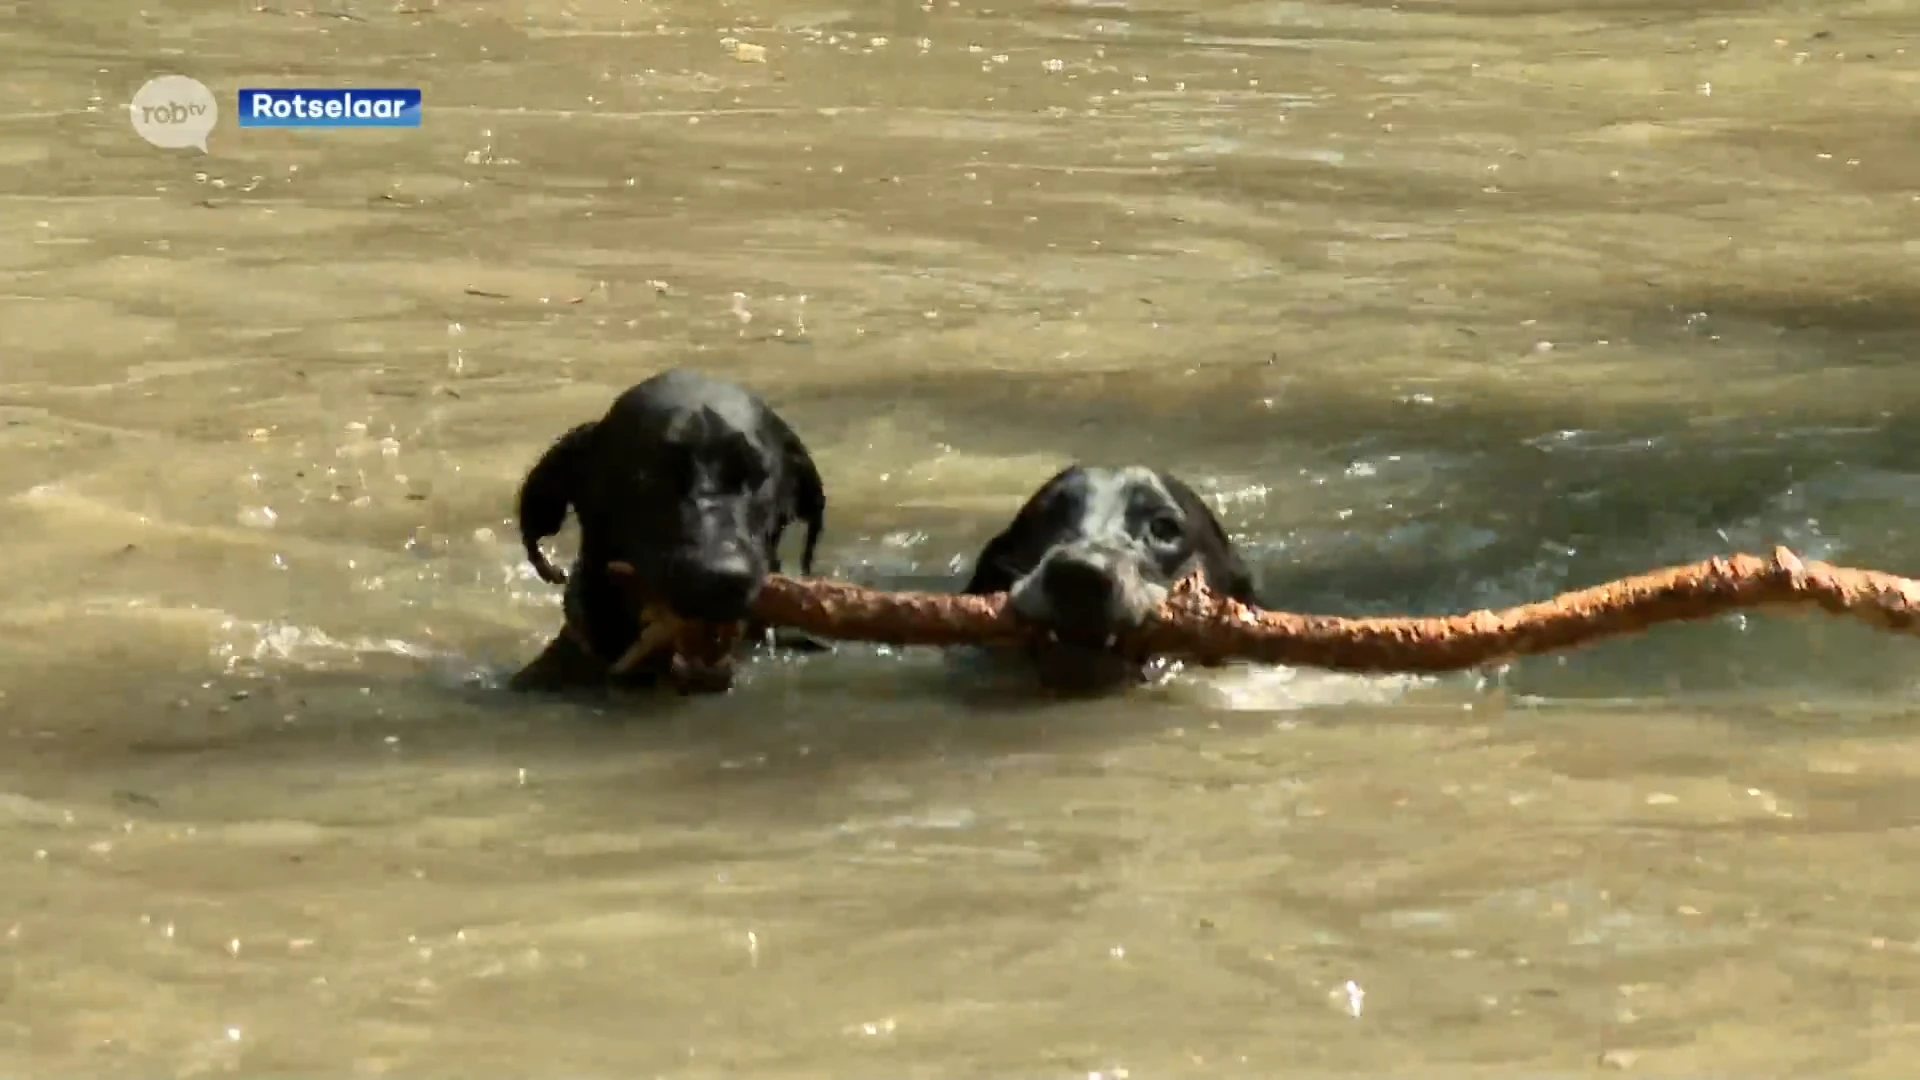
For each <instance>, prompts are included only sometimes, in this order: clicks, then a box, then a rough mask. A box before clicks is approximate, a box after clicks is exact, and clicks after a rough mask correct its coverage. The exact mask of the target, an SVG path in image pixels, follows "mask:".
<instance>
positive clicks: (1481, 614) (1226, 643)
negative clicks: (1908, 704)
mask: <svg viewBox="0 0 1920 1080" xmlns="http://www.w3.org/2000/svg"><path fill="white" fill-rule="evenodd" d="M1808 604H1812V605H1817V606H1818V607H1821V608H1823V609H1825V610H1827V611H1829V612H1832V613H1833V614H1836V615H1850V616H1853V617H1855V618H1858V619H1861V620H1863V621H1865V622H1868V623H1870V624H1872V625H1874V626H1878V627H1881V628H1884V629H1888V630H1897V631H1904V632H1907V633H1914V632H1916V625H1920V581H1913V580H1911V579H1908V578H1903V577H1897V576H1895V575H1893V574H1885V573H1881V572H1879V571H1875V570H1852V569H1848V568H1845V567H1839V566H1830V565H1828V564H1826V563H1822V562H1806V561H1802V560H1801V559H1800V558H1799V557H1798V556H1796V555H1795V554H1794V553H1793V552H1791V551H1788V550H1787V549H1786V548H1776V549H1774V553H1773V557H1772V558H1770V559H1763V558H1759V557H1757V556H1753V555H1734V556H1731V557H1728V558H1723V559H1709V560H1707V561H1705V562H1699V563H1694V564H1692V565H1689V566H1678V567H1672V568H1669V569H1665V570H1655V571H1652V572H1650V573H1646V574H1639V575H1636V576H1634V577H1629V578H1622V579H1620V580H1618V581H1610V582H1607V583H1606V584H1604V585H1595V586H1594V587H1592V588H1590V589H1581V590H1579V591H1578V592H1570V593H1565V594H1562V595H1560V596H1557V597H1554V598H1553V599H1551V600H1545V601H1541V602H1540V603H1535V604H1525V605H1522V606H1520V607H1515V608H1508V609H1506V610H1504V611H1474V612H1469V613H1467V614H1464V615H1450V616H1444V617H1439V618H1376V619H1342V618H1334V617H1331V616H1323V615H1295V614H1290V613H1287V612H1281V611H1258V610H1255V609H1252V608H1249V607H1247V606H1245V605H1244V604H1240V603H1238V602H1236V601H1233V600H1229V599H1225V598H1222V597H1217V596H1214V595H1212V594H1210V593H1208V592H1207V590H1206V587H1205V585H1204V583H1202V582H1200V581H1199V580H1198V579H1189V580H1187V581H1183V582H1181V583H1180V584H1179V585H1178V586H1176V587H1175V588H1174V590H1173V592H1172V595H1171V596H1170V597H1169V598H1168V600H1167V602H1166V603H1165V604H1164V605H1162V607H1161V609H1160V611H1159V613H1158V614H1157V616H1155V617H1154V618H1153V619H1151V620H1149V622H1148V623H1147V625H1146V626H1144V627H1142V628H1141V629H1140V630H1139V631H1138V632H1136V633H1135V634H1133V635H1130V636H1129V637H1128V638H1126V639H1124V640H1123V641H1122V642H1121V645H1120V647H1121V648H1122V649H1124V650H1127V651H1129V652H1132V653H1137V654H1140V655H1159V656H1179V657H1185V658H1189V659H1192V660H1195V661H1198V662H1200V663H1202V664H1218V663H1221V662H1223V661H1226V660H1230V659H1241V660H1252V661H1256V662H1259V663H1264V664H1288V665H1295V666H1304V667H1318V668H1327V669H1331V670H1335V671H1354V672H1435V671H1460V670H1465V669H1469V668H1475V667H1479V666H1481V665H1483V664H1489V663H1497V662H1499V661H1502V660H1506V659H1511V658H1513V657H1518V656H1530V655H1534V654H1537V653H1545V652H1554V651H1557V650H1560V649H1570V648H1573V647H1575V646H1578V645H1583V644H1586V643H1588V642H1591V641H1596V640H1598V639H1601V638H1607V637H1618V636H1621V635H1623V634H1633V633H1638V632H1640V631H1643V630H1645V629H1647V628H1648V627H1650V626H1654V625H1656V624H1659V623H1666V622H1680V621H1687V620H1697V619H1708V618H1712V617H1714V616H1717V615H1722V614H1725V613H1727V612H1729V611H1734V610H1739V609H1744V608H1754V607H1764V606H1782V605H1808ZM754 613H755V614H756V615H757V616H758V617H759V618H761V619H762V620H764V621H765V622H767V623H768V624H770V625H774V626H789V627H793V628H795V629H799V630H803V631H805V632H807V633H809V634H813V635H816V636H819V637H825V638H837V639H841V640H852V641H873V642H885V643H888V644H894V645H986V644H993V643H1011V642H1016V641H1020V640H1023V639H1025V638H1026V637H1027V636H1028V635H1030V634H1032V633H1033V628H1032V627H1030V626H1028V625H1026V624H1023V623H1022V622H1020V621H1019V620H1018V619H1017V618H1016V617H1015V616H1014V615H1013V614H1012V613H1011V612H1009V611H1008V610H1007V607H1006V598H1005V597H1004V596H991V597H979V596H956V595H947V594H941V593H913V592H899V593H890V592H881V591H879V590H875V589H866V588H862V587H860V586H858V585H850V584H847V583H845V582H838V581H824V580H799V579H795V578H787V577H779V576H776V577H773V578H771V579H769V580H768V581H767V583H766V586H765V588H764V589H763V590H762V591H761V593H760V598H759V600H758V601H757V602H756V604H755V606H754Z"/></svg>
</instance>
